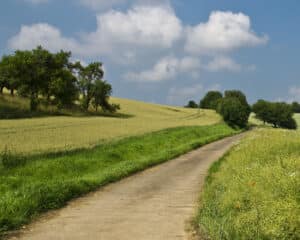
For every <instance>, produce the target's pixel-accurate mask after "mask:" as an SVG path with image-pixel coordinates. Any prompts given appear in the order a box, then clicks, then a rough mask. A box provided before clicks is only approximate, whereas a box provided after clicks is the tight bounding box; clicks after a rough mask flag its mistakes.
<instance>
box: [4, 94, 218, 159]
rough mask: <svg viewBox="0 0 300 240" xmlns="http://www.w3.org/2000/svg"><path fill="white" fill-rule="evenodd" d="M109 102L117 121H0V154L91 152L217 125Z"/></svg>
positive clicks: (211, 115) (180, 111)
mask: <svg viewBox="0 0 300 240" xmlns="http://www.w3.org/2000/svg"><path fill="white" fill-rule="evenodd" d="M5 99H8V100H7V101H9V102H13V103H11V104H8V103H5V104H4V105H6V106H9V105H11V106H15V107H16V108H17V109H22V106H23V105H25V106H24V108H25V107H26V106H27V105H28V104H27V103H26V101H27V100H26V99H21V98H19V97H10V96H7V95H6V96H5ZM111 101H112V102H113V103H118V104H120V105H121V110H120V111H119V112H118V114H119V117H118V116H113V117H109V116H107V117H103V116H88V117H87V116H76V114H75V113H72V112H71V114H73V115H72V116H50V117H49V116H47V117H45V116H44V117H40V118H31V119H9V120H0V152H1V151H3V150H4V149H5V148H8V149H9V150H10V151H11V152H13V153H17V154H24V155H29V154H30V155H32V154H39V153H47V152H56V151H58V152H59V151H64V150H65V149H66V148H68V149H69V150H74V149H78V148H91V147H93V146H95V145H99V144H102V143H104V142H107V141H111V140H115V139H121V138H124V137H130V136H136V135H141V134H144V133H149V132H153V131H159V130H162V129H166V128H174V127H181V126H200V125H210V124H216V123H219V122H220V121H221V118H220V116H219V115H218V114H216V113H215V112H214V111H210V110H201V111H198V110H197V109H187V108H182V107H171V106H165V105H157V104H149V103H143V102H139V101H133V100H127V99H121V98H112V99H111ZM3 102H4V100H2V103H3ZM0 105H1V97H0ZM0 111H1V107H0ZM122 116H123V117H122ZM125 116H130V117H125Z"/></svg>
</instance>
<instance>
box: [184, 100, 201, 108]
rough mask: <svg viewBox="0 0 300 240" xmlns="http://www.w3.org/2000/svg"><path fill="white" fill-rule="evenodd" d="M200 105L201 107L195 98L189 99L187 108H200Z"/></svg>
mask: <svg viewBox="0 0 300 240" xmlns="http://www.w3.org/2000/svg"><path fill="white" fill-rule="evenodd" d="M198 107H199V106H198V104H197V103H196V102H195V101H193V100H191V101H189V102H188V104H187V105H186V106H185V108H198Z"/></svg>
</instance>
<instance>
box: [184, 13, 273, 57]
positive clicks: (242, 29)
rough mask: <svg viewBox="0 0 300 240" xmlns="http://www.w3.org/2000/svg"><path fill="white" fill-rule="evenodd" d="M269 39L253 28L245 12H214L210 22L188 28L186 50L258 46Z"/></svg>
mask: <svg viewBox="0 0 300 240" xmlns="http://www.w3.org/2000/svg"><path fill="white" fill-rule="evenodd" d="M267 41H268V38H267V37H266V36H263V37H259V36H257V35H256V34H255V33H254V32H253V30H252V29H251V21H250V18H249V17H248V16H247V15H245V14H243V13H232V12H221V11H215V12H212V13H211V15H210V17H209V20H208V22H206V23H200V24H199V25H197V26H195V27H189V28H188V29H187V42H186V46H185V49H186V51H188V52H190V53H194V54H212V53H215V52H226V51H230V50H233V49H236V48H240V47H247V46H256V45H260V44H264V43H266V42H267Z"/></svg>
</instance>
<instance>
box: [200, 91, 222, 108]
mask: <svg viewBox="0 0 300 240" xmlns="http://www.w3.org/2000/svg"><path fill="white" fill-rule="evenodd" d="M222 98H223V95H222V93H220V92H218V91H209V92H208V93H207V94H206V95H205V97H204V98H203V99H202V100H201V101H200V108H204V109H214V110H217V107H218V104H219V101H220V100H221V99H222Z"/></svg>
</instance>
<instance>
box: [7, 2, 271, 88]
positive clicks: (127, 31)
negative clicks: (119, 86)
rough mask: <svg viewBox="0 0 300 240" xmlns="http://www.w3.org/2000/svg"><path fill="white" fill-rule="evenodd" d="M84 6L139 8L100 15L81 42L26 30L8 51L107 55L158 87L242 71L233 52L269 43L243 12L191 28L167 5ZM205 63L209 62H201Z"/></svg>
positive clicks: (215, 15) (48, 30) (54, 31)
mask: <svg viewBox="0 0 300 240" xmlns="http://www.w3.org/2000/svg"><path fill="white" fill-rule="evenodd" d="M31 1H35V2H37V1H41V0H31ZM80 1H81V3H82V4H84V5H86V6H89V7H90V8H93V9H98V8H103V7H111V6H113V5H115V4H121V3H124V2H132V3H134V4H135V6H133V7H131V8H130V9H128V10H127V11H120V10H109V11H106V12H103V13H98V14H97V16H96V19H97V27H96V29H95V31H93V32H87V33H81V34H80V35H79V37H78V38H75V37H66V36H64V34H63V33H62V32H61V31H60V30H59V29H58V28H57V27H55V26H52V25H50V24H48V23H37V24H33V25H24V26H21V29H20V31H19V32H18V33H17V34H16V35H15V36H13V37H12V38H11V39H10V40H9V42H8V45H9V47H10V48H11V49H32V48H35V47H36V46H37V45H42V46H43V47H45V48H47V49H49V50H51V51H58V50H61V49H64V50H68V51H72V52H73V54H74V55H75V57H78V58H81V59H85V58H93V57H99V56H101V57H102V56H105V57H107V58H108V59H110V60H111V61H113V62H115V64H128V65H130V64H132V65H134V64H137V63H138V64H139V70H135V71H130V70H129V71H128V72H127V73H124V74H123V76H124V78H125V79H127V80H131V81H142V82H159V81H166V80H171V79H173V78H176V77H177V76H178V75H180V74H190V75H191V77H193V76H198V75H199V72H200V71H210V72H217V71H231V72H240V71H241V70H242V69H243V66H241V65H240V64H239V63H237V62H235V60H234V59H232V58H231V57H230V53H231V52H233V51H235V50H237V49H240V48H243V47H255V46H258V45H263V44H266V43H267V41H268V37H267V36H265V35H262V36H259V35H258V34H256V33H255V32H254V30H253V29H252V28H251V20H250V17H249V16H247V15H245V14H243V13H233V12H221V11H215V12H212V13H211V14H210V16H209V19H208V21H207V22H200V23H199V24H196V25H195V26H189V25H184V24H183V22H182V21H181V19H179V18H178V16H177V15H176V14H175V12H174V10H173V9H172V7H171V6H170V4H168V1H147V0H135V1H129V0H112V1H109V3H108V1H104V0H80ZM157 2H160V4H158V3H157ZM162 3H163V4H162ZM108 5H109V6H108ZM202 58H206V59H207V58H208V60H206V62H205V61H203V62H202ZM128 68H129V69H130V67H128Z"/></svg>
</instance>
